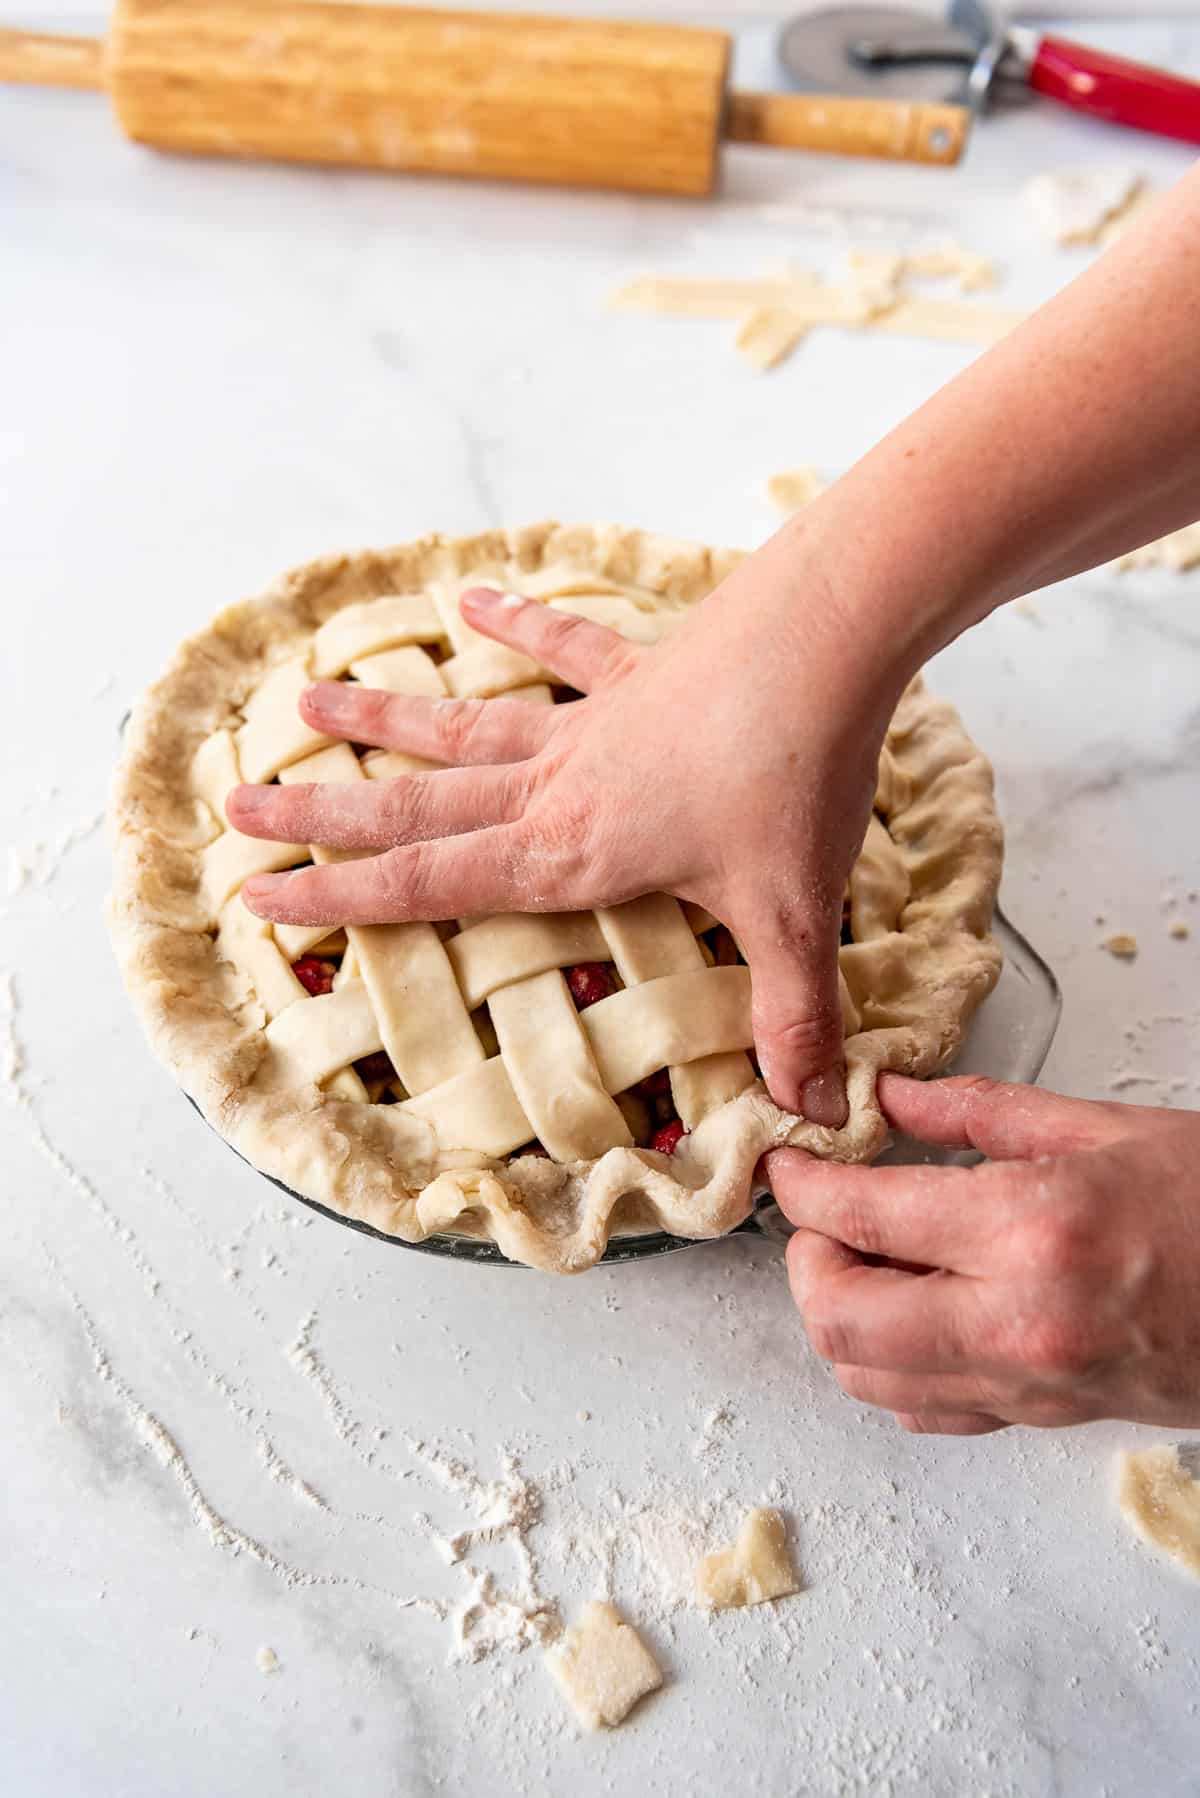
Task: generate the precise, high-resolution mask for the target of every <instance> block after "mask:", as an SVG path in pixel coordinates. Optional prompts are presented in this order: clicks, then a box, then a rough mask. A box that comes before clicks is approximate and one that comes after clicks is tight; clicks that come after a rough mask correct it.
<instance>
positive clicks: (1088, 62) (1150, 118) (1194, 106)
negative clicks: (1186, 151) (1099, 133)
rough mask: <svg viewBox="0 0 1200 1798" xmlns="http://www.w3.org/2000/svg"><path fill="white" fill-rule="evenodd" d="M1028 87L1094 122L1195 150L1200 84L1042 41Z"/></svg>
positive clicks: (1199, 134)
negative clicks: (1170, 140) (1174, 141)
mask: <svg viewBox="0 0 1200 1798" xmlns="http://www.w3.org/2000/svg"><path fill="white" fill-rule="evenodd" d="M1029 85H1030V87H1031V88H1033V90H1034V92H1035V93H1039V94H1045V95H1046V97H1047V98H1048V99H1051V100H1060V101H1061V102H1062V103H1063V105H1064V106H1073V107H1074V108H1075V110H1076V111H1077V112H1086V113H1090V114H1091V115H1092V117H1093V118H1098V119H1108V120H1109V121H1110V122H1111V123H1112V124H1114V125H1132V126H1133V127H1134V129H1135V130H1138V131H1153V132H1156V133H1157V135H1158V136H1159V137H1176V138H1181V139H1182V141H1183V142H1184V143H1186V144H1200V82H1197V81H1187V80H1185V79H1184V78H1183V77H1182V76H1179V75H1169V74H1168V73H1167V71H1166V70H1165V69H1155V68H1151V67H1150V65H1149V64H1148V63H1141V62H1129V61H1127V60H1126V58H1125V57H1123V56H1109V55H1107V54H1106V53H1105V52H1104V51H1103V50H1091V49H1088V48H1087V46H1086V45H1084V44H1072V43H1068V42H1067V41H1066V39H1064V38H1059V37H1044V38H1042V39H1041V40H1040V41H1039V43H1038V45H1037V49H1036V50H1035V52H1034V56H1033V61H1032V63H1031V64H1030V68H1029Z"/></svg>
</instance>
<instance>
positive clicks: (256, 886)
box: [242, 874, 292, 899]
mask: <svg viewBox="0 0 1200 1798" xmlns="http://www.w3.org/2000/svg"><path fill="white" fill-rule="evenodd" d="M291 878H292V877H291V875H290V874H255V875H254V876H253V878H252V879H250V880H248V881H247V882H246V883H245V885H244V886H243V888H242V891H243V893H247V894H248V895H249V896H250V898H251V899H269V898H270V897H271V895H272V894H273V893H277V892H278V891H279V889H280V888H281V887H285V886H286V885H287V883H288V881H289V880H290V879H291Z"/></svg>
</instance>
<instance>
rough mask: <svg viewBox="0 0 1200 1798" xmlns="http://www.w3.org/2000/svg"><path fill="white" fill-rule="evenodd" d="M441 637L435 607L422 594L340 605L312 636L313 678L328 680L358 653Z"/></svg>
mask: <svg viewBox="0 0 1200 1798" xmlns="http://www.w3.org/2000/svg"><path fill="white" fill-rule="evenodd" d="M445 638H446V632H445V630H444V628H443V625H442V621H441V617H440V616H439V614H438V610H437V607H436V606H435V605H434V603H433V601H432V600H431V599H429V598H427V597H426V595H425V594H424V593H396V594H389V595H388V596H386V597H385V598H383V599H364V600H361V601H360V602H359V603H358V604H357V605H352V606H343V607H342V609H341V611H340V612H335V613H334V614H333V617H332V618H329V619H327V620H326V621H325V623H324V624H323V625H322V626H321V628H320V630H319V631H317V633H316V635H315V636H314V637H313V642H312V672H313V677H314V678H315V679H319V680H328V679H331V678H332V677H333V676H335V675H338V674H344V673H345V672H346V670H347V668H349V666H350V664H351V662H354V661H357V660H358V659H359V657H360V656H368V655H375V654H376V653H377V652H378V651H380V650H384V649H395V648H397V647H398V646H399V645H401V644H406V643H442V642H444V641H445Z"/></svg>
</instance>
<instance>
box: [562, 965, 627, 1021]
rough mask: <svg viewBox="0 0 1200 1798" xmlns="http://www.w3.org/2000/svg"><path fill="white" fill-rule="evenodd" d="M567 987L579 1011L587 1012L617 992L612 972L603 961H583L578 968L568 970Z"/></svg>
mask: <svg viewBox="0 0 1200 1798" xmlns="http://www.w3.org/2000/svg"><path fill="white" fill-rule="evenodd" d="M567 985H568V986H569V987H570V989H571V997H572V999H574V1001H575V1006H576V1009H577V1010H578V1011H586V1010H587V1008H588V1006H589V1005H595V1004H596V1002H597V1000H598V999H607V998H608V996H609V994H610V993H615V992H616V990H617V989H616V986H615V985H614V983H613V977H612V970H611V969H610V968H608V967H607V966H606V965H605V963H604V962H602V961H581V962H580V963H579V964H578V966H577V967H574V968H568V969H567Z"/></svg>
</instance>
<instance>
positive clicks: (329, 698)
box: [304, 680, 354, 720]
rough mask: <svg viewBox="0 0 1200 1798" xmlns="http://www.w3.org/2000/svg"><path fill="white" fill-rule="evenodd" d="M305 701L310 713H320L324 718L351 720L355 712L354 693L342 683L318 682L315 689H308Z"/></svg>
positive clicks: (332, 681) (333, 681)
mask: <svg viewBox="0 0 1200 1798" xmlns="http://www.w3.org/2000/svg"><path fill="white" fill-rule="evenodd" d="M304 701H305V704H306V705H307V707H308V709H309V711H310V712H320V714H321V716H322V717H323V718H328V719H331V720H332V719H335V718H349V717H350V716H351V715H352V714H353V711H354V691H353V688H351V687H346V686H343V685H342V683H341V681H337V680H323V681H318V682H317V684H316V686H315V687H307V688H306V689H305V693H304Z"/></svg>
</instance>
